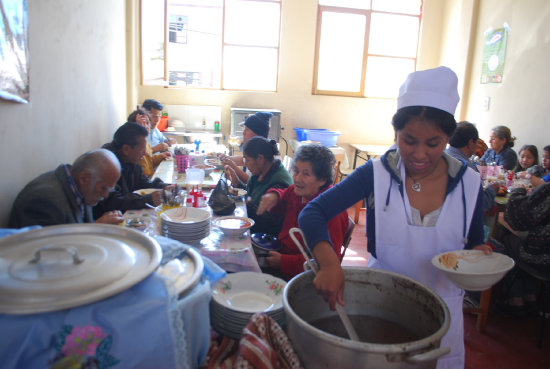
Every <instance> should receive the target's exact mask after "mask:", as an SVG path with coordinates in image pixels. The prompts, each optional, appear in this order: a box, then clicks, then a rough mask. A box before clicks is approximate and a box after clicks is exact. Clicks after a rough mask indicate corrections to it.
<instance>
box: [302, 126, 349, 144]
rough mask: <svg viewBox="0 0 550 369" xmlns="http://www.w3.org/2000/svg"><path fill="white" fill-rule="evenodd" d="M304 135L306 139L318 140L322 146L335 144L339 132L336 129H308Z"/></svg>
mask: <svg viewBox="0 0 550 369" xmlns="http://www.w3.org/2000/svg"><path fill="white" fill-rule="evenodd" d="M306 135H307V139H308V140H310V141H318V142H320V143H321V145H323V146H327V147H331V146H336V142H338V136H340V135H341V133H340V132H338V131H329V130H319V129H308V130H307V131H306Z"/></svg>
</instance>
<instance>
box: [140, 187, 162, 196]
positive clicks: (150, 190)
mask: <svg viewBox="0 0 550 369" xmlns="http://www.w3.org/2000/svg"><path fill="white" fill-rule="evenodd" d="M160 190H161V189H160V188H142V189H141V190H135V191H134V193H135V194H136V195H140V196H145V195H149V194H150V193H153V192H155V191H160Z"/></svg>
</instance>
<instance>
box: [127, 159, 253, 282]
mask: <svg viewBox="0 0 550 369" xmlns="http://www.w3.org/2000/svg"><path fill="white" fill-rule="evenodd" d="M221 176H222V171H221V170H219V169H216V170H214V171H212V172H211V173H210V174H209V175H207V176H205V177H204V181H203V182H202V183H201V184H200V186H201V187H202V191H203V193H204V195H205V196H206V197H207V198H209V197H210V194H211V193H212V190H213V189H214V188H215V187H216V184H217V183H218V181H219V180H220V178H221ZM155 177H157V178H160V179H162V180H163V181H164V182H165V183H169V184H177V185H178V186H180V187H182V188H184V190H182V191H183V196H182V197H184V198H183V203H185V196H188V189H189V188H190V187H189V186H188V183H187V182H186V176H185V173H179V172H178V171H177V169H176V167H175V164H174V162H173V160H166V161H163V162H161V164H160V165H159V166H158V168H157V169H156V171H155V174H154V175H153V178H155ZM235 199H236V202H235V210H234V211H233V215H234V216H238V217H247V210H246V203H245V198H244V196H235ZM203 209H205V210H207V211H208V212H209V213H210V214H211V222H210V233H209V235H208V236H207V237H205V238H203V239H202V240H200V242H197V243H195V244H191V245H190V246H192V247H193V248H195V249H196V250H197V251H199V253H200V254H201V255H203V256H206V257H208V258H209V259H211V260H212V261H213V262H214V263H216V264H217V265H219V266H220V267H221V268H222V269H224V270H225V271H227V272H243V271H249V272H258V273H259V272H261V269H260V266H259V264H258V261H257V259H256V255H255V253H254V250H253V248H252V242H251V234H250V230H247V231H246V232H245V233H244V234H243V235H242V236H238V237H235V236H228V235H226V234H224V233H223V232H222V230H221V229H219V228H218V227H217V226H216V225H215V224H214V223H215V220H216V219H217V218H219V217H220V216H219V215H216V214H214V212H213V211H212V209H211V208H210V206H208V205H207V206H205V207H203ZM161 212H162V209H161V208H156V209H151V208H144V209H140V210H128V211H126V212H125V213H124V214H123V216H124V222H123V223H124V224H132V223H135V222H132V221H131V219H139V220H141V223H143V226H142V228H143V229H144V231H145V232H146V233H147V234H149V235H150V236H153V237H154V236H158V235H162V232H161V227H160V213H161Z"/></svg>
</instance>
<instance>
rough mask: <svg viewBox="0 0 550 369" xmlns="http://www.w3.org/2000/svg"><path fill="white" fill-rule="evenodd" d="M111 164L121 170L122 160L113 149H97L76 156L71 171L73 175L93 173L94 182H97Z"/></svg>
mask: <svg viewBox="0 0 550 369" xmlns="http://www.w3.org/2000/svg"><path fill="white" fill-rule="evenodd" d="M110 165H114V166H115V167H117V168H118V170H119V172H120V161H119V160H118V158H117V157H116V155H115V154H113V152H112V151H109V150H106V149H95V150H92V151H88V152H87V153H84V154H82V155H80V156H79V157H78V158H76V160H75V161H74V163H73V165H72V167H71V172H72V175H73V176H77V175H79V174H80V173H82V172H89V173H90V174H91V175H92V182H93V183H95V182H96V181H97V180H98V179H99V176H100V175H101V174H102V173H103V172H104V171H105V169H106V168H108V167H109V166H110Z"/></svg>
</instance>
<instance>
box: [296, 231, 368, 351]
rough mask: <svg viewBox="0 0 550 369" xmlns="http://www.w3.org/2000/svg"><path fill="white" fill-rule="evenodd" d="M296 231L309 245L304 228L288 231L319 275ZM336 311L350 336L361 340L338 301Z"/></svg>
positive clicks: (352, 338) (310, 266) (315, 272)
mask: <svg viewBox="0 0 550 369" xmlns="http://www.w3.org/2000/svg"><path fill="white" fill-rule="evenodd" d="M294 233H298V234H299V235H300V236H302V240H304V244H305V246H306V247H308V246H307V241H306V237H305V236H304V233H303V232H302V230H301V229H300V228H296V227H294V228H290V230H289V231H288V234H289V235H290V238H292V240H293V241H294V243H295V244H296V246H297V247H298V250H300V252H301V253H302V256H303V257H304V259H306V262H307V265H309V268H310V269H311V270H312V271H313V274H314V275H317V266H316V265H314V264H313V263H312V262H311V261H310V259H309V256H308V255H307V253H306V251H305V250H304V247H303V246H302V244H301V243H300V241H298V239H297V238H296V236H295V235H294ZM314 257H315V256H314ZM336 312H337V313H338V315H339V316H340V320H341V321H342V323H343V324H344V328H346V332H347V333H348V336H349V338H350V339H351V340H352V341H359V336H358V335H357V333H356V332H355V329H354V328H353V325H352V324H351V321H350V320H349V317H348V315H347V314H346V312H345V311H344V308H343V307H342V305H339V304H338V303H336Z"/></svg>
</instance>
